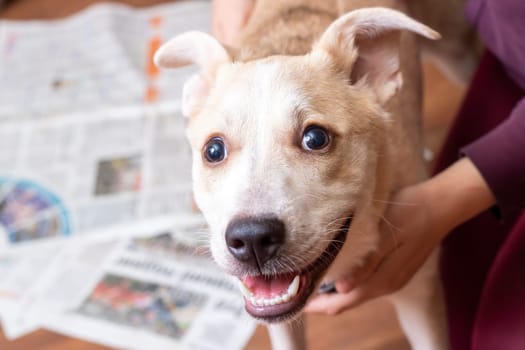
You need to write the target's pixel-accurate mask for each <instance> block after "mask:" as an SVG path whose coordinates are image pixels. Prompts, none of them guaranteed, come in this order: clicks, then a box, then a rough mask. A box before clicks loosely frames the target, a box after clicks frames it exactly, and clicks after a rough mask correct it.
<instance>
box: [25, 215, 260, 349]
mask: <svg viewBox="0 0 525 350" xmlns="http://www.w3.org/2000/svg"><path fill="white" fill-rule="evenodd" d="M194 225H197V227H199V225H201V223H198V222H196V223H193V224H191V225H188V226H186V227H178V228H176V229H173V230H160V232H159V233H157V234H155V235H153V236H151V235H150V234H148V235H146V236H143V237H135V238H126V239H121V240H112V239H108V238H107V237H104V238H99V239H98V240H93V239H91V240H89V241H88V242H87V243H83V244H78V243H77V242H74V241H73V243H72V244H70V245H69V246H68V248H67V249H65V250H64V251H63V252H62V253H61V254H60V255H59V256H57V258H56V259H55V260H54V261H53V266H52V268H50V269H48V271H47V273H46V274H45V275H44V276H43V277H42V278H41V279H40V280H39V282H38V283H37V284H36V285H34V286H33V287H32V288H31V290H30V291H29V292H28V293H26V295H24V297H23V298H22V300H21V302H20V305H21V306H20V314H23V315H25V318H26V320H28V321H29V322H31V320H40V322H41V325H42V326H44V327H46V328H48V329H51V330H54V331H58V332H61V333H64V334H68V335H72V336H77V337H81V338H84V339H87V340H91V341H94V342H99V343H102V344H106V345H109V346H113V347H117V348H125V349H174V348H177V349H179V348H182V349H240V348H242V346H243V345H244V344H245V343H246V342H247V340H248V339H249V337H250V336H251V334H252V332H253V330H254V327H255V323H254V322H253V321H252V320H251V319H250V317H249V316H248V315H247V314H246V313H245V311H244V303H243V300H242V297H241V295H240V294H239V292H238V287H237V286H236V285H234V283H233V281H232V280H231V279H230V278H229V277H227V276H225V275H224V274H222V273H221V272H220V271H219V270H218V268H217V267H216V266H215V264H214V263H213V262H212V261H211V260H210V259H209V252H208V250H207V249H204V248H203V247H202V246H200V245H195V243H194V242H193V240H188V239H187V238H185V237H187V236H188V234H190V233H191V234H194V232H196V231H198V228H197V227H195V226H194ZM19 326H21V325H19Z"/></svg>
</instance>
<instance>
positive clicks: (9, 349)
mask: <svg viewBox="0 0 525 350" xmlns="http://www.w3.org/2000/svg"><path fill="white" fill-rule="evenodd" d="M96 2H100V1H99V0H68V1H64V0H16V1H14V2H12V4H11V5H9V6H8V7H7V8H5V9H4V10H3V11H0V18H9V19H52V18H59V17H64V16H67V15H69V14H71V13H74V12H76V11H78V10H80V9H82V8H84V7H85V6H87V5H89V4H92V3H96ZM120 2H124V3H129V4H132V5H134V6H147V5H151V4H157V3H161V2H166V1H165V0H127V1H120ZM463 93H464V89H463V88H462V87H459V86H456V85H453V84H451V83H450V82H449V81H448V80H446V79H445V78H443V76H441V75H440V73H439V72H438V71H437V70H436V69H435V68H434V66H432V65H430V64H426V65H425V107H424V125H425V137H426V143H427V146H428V147H429V148H430V149H431V150H432V151H434V152H436V151H437V150H438V149H439V147H440V145H441V143H442V141H443V138H444V136H445V135H446V132H447V129H448V127H449V125H450V121H451V120H452V119H453V117H454V115H455V113H456V111H457V108H458V106H459V103H460V101H461V98H462V96H463ZM307 325H308V343H309V344H310V349H311V350H325V349H330V350H344V349H353V350H405V349H409V346H408V343H407V341H406V340H405V338H404V336H403V334H402V333H401V331H400V329H399V326H398V324H397V321H396V319H395V315H394V312H393V310H392V308H391V307H390V305H388V304H387V303H385V302H384V301H381V300H378V301H373V302H370V303H368V304H366V305H363V306H361V307H359V308H357V309H355V310H352V311H350V312H346V313H345V314H343V315H340V316H337V317H328V316H321V315H313V316H312V315H310V316H309V317H308V319H307ZM0 349H1V350H102V349H109V348H107V347H102V346H99V345H95V344H91V343H87V342H84V341H81V340H77V339H73V338H68V337H64V336H61V335H58V334H55V333H52V332H48V331H45V330H39V331H36V332H34V333H31V334H29V335H27V336H25V337H22V338H20V339H17V340H15V341H11V342H10V341H7V340H6V339H5V337H4V336H3V334H2V332H1V331H0ZM247 349H269V340H268V336H267V334H266V331H265V329H264V328H262V327H259V328H258V329H257V331H256V332H255V335H254V336H253V338H252V339H251V341H250V342H249V343H248V346H247ZM152 350H154V349H152Z"/></svg>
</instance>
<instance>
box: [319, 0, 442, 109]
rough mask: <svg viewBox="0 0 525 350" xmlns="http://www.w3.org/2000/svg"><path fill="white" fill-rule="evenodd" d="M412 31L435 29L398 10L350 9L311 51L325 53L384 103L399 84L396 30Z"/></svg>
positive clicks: (429, 35)
mask: <svg viewBox="0 0 525 350" xmlns="http://www.w3.org/2000/svg"><path fill="white" fill-rule="evenodd" d="M402 30H407V31H411V32H414V33H416V34H419V35H422V36H424V37H426V38H428V39H433V40H435V39H438V38H440V35H439V33H437V32H436V31H434V30H432V29H431V28H429V27H427V26H425V25H423V24H421V23H419V22H417V21H415V20H413V19H412V18H410V17H408V16H406V15H404V14H403V13H401V12H399V11H395V10H392V9H387V8H382V7H370V8H362V9H358V10H354V11H351V12H349V13H347V14H345V15H343V16H341V17H339V18H338V19H337V20H336V21H334V22H333V23H332V24H331V25H330V26H329V27H328V28H327V29H326V31H325V32H324V33H323V35H322V36H321V38H320V39H319V42H318V43H317V44H316V45H315V46H314V50H313V51H312V53H313V54H316V53H321V55H322V56H321V57H329V60H330V61H331V62H332V63H334V64H335V66H336V67H337V69H339V70H341V71H342V72H343V73H344V74H346V75H347V76H348V77H349V78H350V80H351V83H356V82H358V81H362V82H363V83H364V84H366V85H368V86H369V87H371V88H372V89H373V90H374V92H375V93H376V95H377V98H378V100H379V102H380V103H382V104H383V103H385V102H386V101H387V100H388V99H389V98H390V97H392V96H393V95H394V94H395V93H396V92H397V91H398V90H399V88H400V87H401V85H402V82H403V78H402V76H401V72H400V59H399V50H400V47H399V34H400V32H401V31H402Z"/></svg>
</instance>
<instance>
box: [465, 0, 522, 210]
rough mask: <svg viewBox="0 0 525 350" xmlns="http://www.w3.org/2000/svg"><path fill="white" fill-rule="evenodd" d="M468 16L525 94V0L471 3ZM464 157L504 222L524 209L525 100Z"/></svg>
mask: <svg viewBox="0 0 525 350" xmlns="http://www.w3.org/2000/svg"><path fill="white" fill-rule="evenodd" d="M466 14H467V17H468V18H469V20H470V21H471V22H472V23H473V24H474V25H475V27H476V29H477V30H478V32H479V34H480V35H481V38H482V39H483V41H484V43H485V45H486V46H487V48H488V49H489V50H490V51H491V52H492V53H493V54H494V55H495V56H496V57H497V58H498V59H499V61H500V62H501V63H502V64H503V66H504V68H505V70H506V72H507V74H508V76H509V77H510V78H511V79H512V80H513V81H514V82H515V83H516V84H517V85H518V86H519V87H520V88H521V89H522V91H525V0H470V1H469V2H468V4H467V7H466ZM462 153H464V154H466V155H467V156H468V157H469V158H470V159H471V160H472V161H473V162H474V164H475V165H476V167H477V168H478V169H479V170H480V172H481V174H482V175H483V177H484V178H485V180H486V181H487V183H488V185H489V186H490V188H491V190H492V192H493V194H494V196H495V197H496V200H497V202H498V205H499V207H500V209H501V210H502V212H503V216H504V217H506V216H509V215H510V216H513V215H515V214H517V213H518V212H519V211H521V209H523V208H525V98H523V97H522V98H521V100H520V101H519V102H518V103H517V104H516V105H515V107H514V109H513V110H512V112H511V114H510V116H509V117H508V118H507V119H506V120H505V122H503V123H502V124H500V125H499V126H498V127H497V128H496V129H494V130H492V131H491V132H489V133H488V134H486V135H485V136H484V137H482V138H480V139H478V140H477V141H475V142H473V143H471V144H469V145H468V146H466V147H465V148H463V149H462Z"/></svg>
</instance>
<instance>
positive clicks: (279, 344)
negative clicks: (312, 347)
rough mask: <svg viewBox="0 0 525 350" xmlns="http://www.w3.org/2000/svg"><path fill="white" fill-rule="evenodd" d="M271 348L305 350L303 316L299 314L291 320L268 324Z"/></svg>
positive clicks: (275, 349) (274, 349)
mask: <svg viewBox="0 0 525 350" xmlns="http://www.w3.org/2000/svg"><path fill="white" fill-rule="evenodd" d="M268 331H269V333H270V341H271V343H272V349H273V350H305V349H306V336H305V327H304V316H303V315H301V316H299V317H298V318H296V319H294V320H293V321H291V322H286V323H279V324H272V325H269V326H268Z"/></svg>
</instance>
